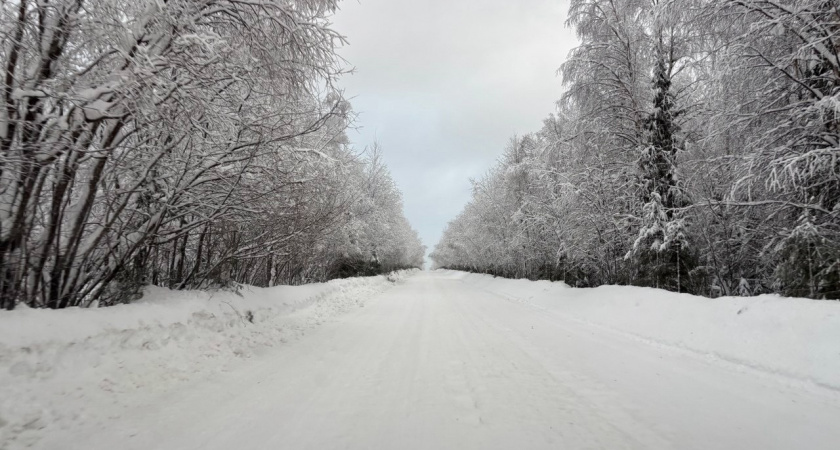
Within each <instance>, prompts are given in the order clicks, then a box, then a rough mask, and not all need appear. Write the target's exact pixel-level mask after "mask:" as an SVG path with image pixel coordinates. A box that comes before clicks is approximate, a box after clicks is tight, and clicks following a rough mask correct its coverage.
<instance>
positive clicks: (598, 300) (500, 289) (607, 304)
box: [449, 272, 840, 391]
mask: <svg viewBox="0 0 840 450" xmlns="http://www.w3.org/2000/svg"><path fill="white" fill-rule="evenodd" d="M449 276H453V277H455V278H459V279H461V280H463V281H464V282H465V283H467V284H468V285H470V286H474V287H476V288H481V289H486V290H489V291H491V292H494V293H497V294H502V295H505V296H507V297H508V298H511V299H516V300H518V301H522V302H525V303H528V304H529V305H532V306H534V307H538V308H541V309H544V310H545V311H546V312H550V313H553V314H559V315H562V316H563V317H564V318H566V319H572V320H576V321H580V322H583V323H586V324H588V325H594V326H599V327H604V328H606V329H608V330H611V331H613V332H623V333H626V334H628V335H630V336H632V337H635V338H638V339H642V340H646V341H649V342H650V343H655V344H658V345H665V346H671V347H678V348H682V349H685V350H689V351H692V352H695V353H699V354H702V355H704V356H707V357H710V358H712V359H720V360H722V361H728V362H732V363H736V364H740V365H745V366H749V367H751V368H754V369H758V370H761V371H766V372H771V373H774V374H778V375H783V376H786V377H789V378H791V381H802V382H805V383H806V384H807V383H813V384H817V385H821V386H823V387H828V388H831V389H834V390H838V391H840V302H836V301H820V300H809V299H803V298H785V297H780V296H778V295H760V296H755V297H720V298H715V299H710V298H706V297H698V296H694V295H689V294H676V293H673V292H668V291H664V290H661V289H652V288H642V287H634V286H601V287H598V288H592V289H572V288H570V287H569V286H567V285H565V284H564V283H560V282H555V283H552V282H549V281H537V282H534V281H529V280H509V279H504V278H494V277H492V276H490V275H480V274H467V273H463V272H449Z"/></svg>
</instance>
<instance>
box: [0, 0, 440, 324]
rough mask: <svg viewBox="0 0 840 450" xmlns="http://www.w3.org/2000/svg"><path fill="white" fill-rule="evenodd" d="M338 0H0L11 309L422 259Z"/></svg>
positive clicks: (267, 282) (0, 268) (1, 155)
mask: <svg viewBox="0 0 840 450" xmlns="http://www.w3.org/2000/svg"><path fill="white" fill-rule="evenodd" d="M336 3H337V1H336V0H293V1H280V0H163V1H158V0H53V1H42V0H37V1H36V0H17V1H13V2H3V3H2V5H0V40H2V46H0V67H2V73H3V80H2V88H1V89H0V307H3V308H7V309H12V308H14V307H15V306H16V305H18V304H20V303H25V304H27V305H29V306H31V307H50V308H63V307H68V306H87V305H90V304H92V303H94V302H96V303H98V304H101V305H109V304H114V303H120V302H126V301H130V300H131V299H133V298H136V297H137V296H138V295H139V293H140V292H141V288H142V286H144V285H147V284H156V285H162V286H168V287H170V288H173V289H186V288H213V287H230V286H235V285H237V284H240V283H247V284H252V285H257V286H271V285H275V284H284V283H304V282H311V281H321V280H326V279H330V278H335V277H343V276H351V275H360V274H376V273H383V272H385V271H390V270H393V269H398V268H406V267H418V266H420V265H422V263H423V254H424V249H423V247H422V245H421V243H420V240H419V238H418V236H417V233H416V232H415V231H414V230H412V229H411V227H410V226H409V224H408V223H407V221H406V219H405V217H404V216H403V212H402V201H401V197H400V193H399V190H398V189H397V187H396V185H395V184H394V182H393V180H392V179H391V177H390V175H389V173H388V171H387V168H386V167H385V166H384V163H383V162H382V158H381V151H380V150H378V149H377V148H374V149H373V150H371V151H356V150H354V148H353V147H352V146H351V145H350V144H349V141H348V139H347V136H346V130H347V129H348V127H349V126H350V125H351V121H352V109H351V107H350V104H349V103H348V102H347V101H346V100H345V99H344V98H342V96H341V92H340V91H339V90H338V89H337V88H336V87H335V81H336V80H337V79H338V77H339V76H340V75H341V74H342V73H343V71H344V69H343V68H342V61H341V60H340V58H338V57H337V55H336V48H337V47H338V46H339V45H343V42H344V41H343V38H342V36H340V35H339V34H337V33H336V32H335V31H334V30H333V29H331V28H330V23H329V17H330V15H331V14H333V13H334V12H335V10H336Z"/></svg>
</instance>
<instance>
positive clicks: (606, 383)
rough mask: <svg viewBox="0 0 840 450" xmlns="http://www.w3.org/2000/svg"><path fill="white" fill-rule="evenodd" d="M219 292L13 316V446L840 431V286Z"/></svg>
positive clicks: (506, 283)
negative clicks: (695, 293)
mask: <svg viewBox="0 0 840 450" xmlns="http://www.w3.org/2000/svg"><path fill="white" fill-rule="evenodd" d="M209 296H210V295H209V294H205V293H180V292H179V293H173V292H168V291H163V290H156V291H152V292H150V293H149V295H148V296H147V300H145V301H143V302H139V303H137V304H133V305H129V306H124V307H119V308H108V309H100V310H93V311H82V310H69V311H59V312H52V311H27V310H22V311H15V312H12V313H3V314H2V315H0V342H2V347H0V447H2V448H9V449H16V448H24V447H27V446H29V447H31V448H44V449H53V448H61V449H85V450H95V449H109V450H110V449H112V448H122V449H144V450H145V449H150V448H155V449H202V450H214V449H225V450H227V449H231V448H243V449H262V448H290V449H292V448H293V449H303V448H312V449H332V448H377V449H389V448H400V449H411V448H415V449H432V448H433V449H470V448H475V449H487V448H499V449H510V448H546V449H549V448H550V449H555V448H564V449H584V448H587V449H588V448H607V449H610V450H613V449H624V448H628V449H676V448H679V449H692V448H696V449H730V448H731V449H743V448H756V449H798V448H808V449H821V448H825V449H834V448H836V446H837V442H840V427H838V426H836V424H837V423H839V422H840V317H838V314H840V303H838V302H819V301H810V300H798V299H782V298H778V297H772V296H766V297H756V298H728V299H715V300H710V299H704V298H698V297H692V296H688V295H678V294H673V293H667V292H663V291H657V290H653V289H641V288H628V287H601V288H597V289H572V288H568V287H566V286H564V285H562V284H561V283H548V282H530V281H524V280H504V279H500V278H493V277H489V276H484V275H470V274H464V273H461V272H449V271H435V272H423V273H418V274H416V275H414V276H411V277H405V276H402V277H400V280H399V281H397V282H396V283H392V282H390V281H387V280H385V279H384V278H382V277H376V278H366V279H351V280H344V281H338V282H331V283H327V284H322V285H312V286H303V287H278V288H271V289H259V290H253V291H250V292H244V293H243V297H242V298H240V297H237V296H235V295H232V294H224V295H223V294H216V295H215V296H213V297H212V298H210V299H208V297H209ZM362 305H364V306H365V307H364V308H360V307H359V306H362ZM248 311H251V312H253V314H254V320H253V322H254V323H251V321H249V320H248ZM327 319H328V320H327ZM319 323H320V324H321V326H317V327H316V326H315V325H317V324H319ZM304 331H306V333H305V335H303V332H304ZM286 341H288V344H287V345H277V344H280V343H282V342H286Z"/></svg>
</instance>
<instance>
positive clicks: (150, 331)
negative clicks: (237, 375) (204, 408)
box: [0, 271, 413, 449]
mask: <svg viewBox="0 0 840 450" xmlns="http://www.w3.org/2000/svg"><path fill="white" fill-rule="evenodd" d="M412 273H413V271H402V272H399V273H395V274H392V275H390V276H388V277H386V276H377V277H366V278H350V279H344V280H333V281H330V282H328V283H318V284H310V285H304V286H278V287H273V288H253V287H248V288H245V289H243V291H242V292H241V295H237V294H234V293H231V292H202V291H170V290H168V289H163V288H156V287H152V288H149V289H148V291H147V292H146V294H145V295H144V297H143V298H142V299H141V300H139V301H137V302H135V303H132V304H129V305H121V306H114V307H110V308H101V309H79V308H69V309H65V310H60V311H51V310H33V309H27V308H25V307H22V308H19V309H16V310H14V311H4V312H0V449H7V448H21V447H26V446H28V445H30V444H32V443H34V442H35V441H37V439H38V437H39V436H41V435H43V434H44V433H45V432H48V429H49V428H53V427H58V428H67V427H71V426H73V424H74V423H78V422H79V421H87V420H90V419H96V418H97V417H98V414H97V413H98V412H97V411H89V410H88V409H87V405H101V404H103V403H104V404H110V403H113V404H114V405H115V406H118V407H122V408H130V407H132V406H136V405H137V404H138V403H142V402H143V401H144V399H148V398H149V397H151V396H153V395H154V394H155V393H157V394H160V395H163V394H165V393H166V392H167V391H169V390H171V389H173V388H177V387H178V386H179V385H180V384H181V383H184V382H187V381H190V380H195V379H198V378H201V377H207V376H211V375H212V374H213V373H216V372H219V371H224V370H226V367H228V366H231V365H233V364H236V361H238V360H240V359H241V358H247V357H249V356H251V355H254V354H256V353H258V352H260V351H261V350H264V349H267V348H268V347H270V346H272V345H276V344H279V343H282V342H285V341H287V340H289V339H294V338H296V337H299V336H300V335H301V334H303V333H304V332H305V331H306V330H308V329H310V328H312V327H315V326H317V325H319V324H320V323H321V322H323V321H325V320H329V319H330V318H332V317H336V316H338V315H340V314H342V313H345V312H348V311H350V310H352V309H355V308H358V307H361V306H364V302H365V301H366V300H367V299H369V298H370V297H372V296H373V295H375V294H377V293H380V292H382V291H384V290H386V289H387V288H388V287H389V286H392V285H393V284H394V283H398V282H400V281H401V280H402V279H403V278H405V277H407V276H410V275H411V274H412ZM140 390H142V391H143V395H131V394H132V392H138V391H140Z"/></svg>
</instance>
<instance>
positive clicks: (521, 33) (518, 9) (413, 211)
mask: <svg viewBox="0 0 840 450" xmlns="http://www.w3.org/2000/svg"><path fill="white" fill-rule="evenodd" d="M567 8H568V1H567V0H426V1H417V0H345V1H344V2H342V3H341V11H339V12H338V13H337V14H336V16H335V18H334V24H335V26H334V28H335V29H336V30H337V31H338V32H340V33H341V34H343V35H345V36H346V37H347V39H348V40H349V45H348V46H346V47H345V48H343V49H342V50H341V55H342V56H343V57H344V58H345V59H347V60H348V62H349V63H350V64H351V65H352V66H353V67H355V73H354V74H352V75H348V76H346V77H345V78H344V80H343V82H342V84H343V88H344V89H345V94H346V96H347V97H348V98H351V101H352V103H353V107H354V109H355V110H356V112H358V113H359V118H358V121H357V126H358V127H359V129H358V130H357V131H351V132H350V139H351V140H352V141H353V143H354V144H356V145H357V146H359V147H364V146H365V145H368V144H370V143H372V142H373V141H374V140H377V141H379V143H380V144H381V145H382V147H383V148H384V151H385V159H386V162H387V163H388V166H389V168H390V169H391V173H392V174H393V176H394V178H395V180H396V182H397V184H398V185H399V187H400V189H401V190H402V192H403V197H404V201H405V212H406V216H407V217H408V219H409V221H410V222H411V224H412V226H413V227H414V228H415V229H417V230H418V232H419V233H420V236H421V238H422V239H423V242H424V244H425V245H426V246H427V247H429V251H431V249H432V248H433V247H434V245H435V244H436V243H437V241H438V239H439V238H440V235H441V233H442V231H443V228H444V227H445V226H446V224H447V222H449V221H450V220H452V219H453V218H454V217H455V215H457V214H458V212H459V211H461V209H462V208H463V206H464V204H465V203H466V202H467V201H468V200H469V198H470V182H469V180H470V178H477V177H479V176H481V174H482V173H484V172H485V171H486V170H487V169H489V168H490V167H491V166H492V165H493V163H494V161H495V160H496V158H497V157H499V155H500V154H501V152H502V151H503V149H504V147H505V144H506V143H507V142H508V140H509V139H510V138H511V136H513V135H514V134H522V133H527V132H531V131H536V130H538V129H539V128H540V125H541V122H542V119H543V118H544V117H546V116H547V115H548V114H549V113H551V112H552V111H553V110H554V102H555V101H556V100H557V99H558V98H559V97H560V93H561V90H562V86H561V81H560V78H559V77H558V76H557V75H556V71H557V68H558V67H559V66H560V65H561V64H562V62H563V60H564V59H565V57H566V55H567V54H568V52H569V50H571V48H573V47H574V46H575V37H574V33H573V32H572V31H570V30H568V29H566V28H565V26H564V22H565V19H566V10H567Z"/></svg>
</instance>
